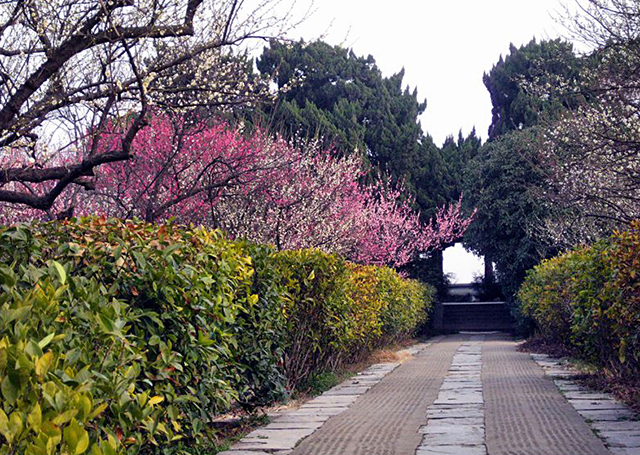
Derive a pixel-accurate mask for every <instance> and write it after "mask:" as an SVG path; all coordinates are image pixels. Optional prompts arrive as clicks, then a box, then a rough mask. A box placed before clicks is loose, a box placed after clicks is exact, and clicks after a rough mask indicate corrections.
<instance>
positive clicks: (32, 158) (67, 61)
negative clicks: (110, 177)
mask: <svg viewBox="0 0 640 455" xmlns="http://www.w3.org/2000/svg"><path fill="white" fill-rule="evenodd" d="M245 3H248V2H243V1H241V0H222V1H213V0H164V1H151V0H88V1H82V2H79V1H77V0H47V1H44V0H19V1H16V0H10V1H6V2H2V4H0V202H8V203H18V204H23V205H27V206H30V207H33V208H35V209H41V210H47V209H50V208H51V207H52V206H53V205H54V203H55V200H56V199H57V198H58V197H59V196H60V195H61V194H62V193H63V192H64V191H65V189H66V188H67V187H69V186H83V187H86V188H92V187H93V179H92V177H93V175H94V173H95V169H96V168H97V167H99V166H101V165H103V164H105V163H113V162H117V161H123V160H127V159H130V158H131V156H132V153H133V152H132V148H131V147H132V143H133V140H134V138H135V136H136V134H137V133H138V132H139V131H140V130H141V129H142V128H143V127H144V125H145V121H146V119H147V114H148V113H149V109H150V108H149V106H161V107H162V108H165V109H182V108H192V107H194V106H202V105H214V106H217V107H221V106H227V105H237V104H246V103H247V102H250V101H251V100H253V99H255V98H256V97H257V98H259V99H261V98H262V97H263V95H264V94H265V91H266V89H267V84H265V83H258V82H256V80H255V79H254V80H251V78H250V75H249V74H248V73H247V72H246V71H244V69H245V68H244V67H242V66H241V65H240V66H239V65H238V62H237V60H234V59H233V58H230V57H232V55H233V54H232V52H233V49H235V48H236V47H237V46H238V45H240V44H241V43H243V42H245V41H246V40H248V39H250V38H261V39H264V38H270V37H278V36H281V34H282V33H283V26H287V21H286V20H285V19H284V18H282V17H278V16H277V15H276V14H275V13H274V12H273V11H274V9H273V8H272V6H273V3H280V2H279V1H278V0H273V1H272V0H266V1H263V2H259V3H258V4H257V6H255V7H254V8H253V9H248V8H247V7H246V5H245ZM285 10H286V8H285ZM194 60H197V65H195V67H197V68H198V71H199V73H198V74H195V76H194V77H192V78H187V79H185V78H184V73H185V71H184V69H185V67H188V68H192V67H193V66H194V65H191V63H192V62H193V61H194ZM212 69H213V70H212ZM253 82H256V83H255V84H254V83H253ZM256 84H257V85H256ZM126 116H128V117H129V118H130V121H128V122H127V129H126V131H125V132H124V133H125V134H124V135H123V137H122V140H121V141H119V142H118V143H117V147H115V148H101V149H97V148H94V147H86V143H87V142H90V143H93V144H98V142H96V141H91V140H90V139H91V136H94V135H99V134H101V133H102V132H103V131H104V129H105V127H106V126H107V125H108V124H109V123H110V122H113V121H115V120H117V119H121V118H123V117H126ZM78 151H82V152H81V153H80V152H78ZM60 155H62V157H60ZM61 161H64V165H61ZM44 183H47V184H44Z"/></svg>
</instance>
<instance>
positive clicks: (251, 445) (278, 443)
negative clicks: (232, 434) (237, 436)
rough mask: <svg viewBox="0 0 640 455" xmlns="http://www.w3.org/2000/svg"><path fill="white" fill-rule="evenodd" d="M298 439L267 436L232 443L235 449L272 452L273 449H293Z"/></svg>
mask: <svg viewBox="0 0 640 455" xmlns="http://www.w3.org/2000/svg"><path fill="white" fill-rule="evenodd" d="M298 441H300V439H287V438H278V439H276V438H269V439H246V438H242V440H241V441H240V442H238V443H236V444H234V445H233V448H234V449H237V450H262V451H264V452H272V451H274V450H289V449H293V448H294V447H295V446H296V444H297V443H298Z"/></svg>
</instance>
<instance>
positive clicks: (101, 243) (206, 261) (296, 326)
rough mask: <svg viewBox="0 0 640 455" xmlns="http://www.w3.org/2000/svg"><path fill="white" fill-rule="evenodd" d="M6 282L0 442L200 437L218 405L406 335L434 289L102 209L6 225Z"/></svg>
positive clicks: (245, 399) (97, 449)
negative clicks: (100, 213)
mask: <svg viewBox="0 0 640 455" xmlns="http://www.w3.org/2000/svg"><path fill="white" fill-rule="evenodd" d="M0 289H1V293H0V392H1V394H2V398H3V400H2V402H1V403H0V435H2V436H0V454H3V453H25V454H38V455H39V454H43V455H44V454H53V453H77V454H80V453H88V452H90V453H93V454H96V455H100V454H105V455H107V454H124V453H131V454H133V453H162V452H163V451H165V452H167V451H169V452H171V450H172V449H171V447H173V446H174V445H175V444H174V442H176V441H180V440H188V441H192V443H195V444H198V441H201V440H202V439H203V438H207V437H208V436H210V434H209V430H208V425H207V423H208V422H209V420H210V419H211V418H212V417H213V416H214V415H216V414H218V413H220V412H223V411H226V410H228V409H229V408H230V407H232V406H237V405H239V406H243V407H245V408H252V407H254V406H258V405H263V404H266V403H269V402H272V401H274V400H276V399H278V398H280V397H282V396H283V395H284V394H285V393H286V388H287V387H289V388H291V387H294V386H295V385H296V384H297V383H298V382H299V381H301V380H305V379H307V378H308V377H309V375H310V374H311V373H313V372H317V371H319V370H327V369H329V370H330V369H335V368H337V367H339V366H341V365H343V364H344V363H346V362H350V361H353V360H357V358H359V357H361V356H362V355H364V354H366V353H367V352H369V351H371V350H372V349H374V348H376V347H379V346H382V345H384V344H385V343H389V342H391V341H395V340H397V339H400V338H402V337H406V336H408V335H411V334H412V332H413V331H414V330H415V329H416V327H417V326H418V325H419V324H420V323H422V322H424V320H425V318H426V315H427V311H428V309H429V307H430V302H431V294H430V291H429V290H428V289H427V288H425V287H424V286H423V285H420V284H418V283H416V282H412V281H409V280H405V279H403V278H401V277H400V276H398V275H397V273H396V272H394V271H392V270H390V269H385V268H376V267H365V266H358V265H355V264H351V263H349V262H347V261H345V260H344V259H342V258H340V257H337V256H334V255H329V254H326V253H323V252H321V251H318V250H302V251H285V252H278V253H276V252H275V251H274V250H273V249H272V248H271V247H268V246H262V245H253V244H249V243H246V242H240V241H230V240H229V239H227V238H225V237H224V236H223V235H222V234H221V233H220V232H218V231H207V230H204V229H185V228H181V227H178V226H174V225H163V226H155V225H150V224H145V223H140V222H131V221H119V220H112V219H110V220H104V219H98V218H88V219H80V220H73V221H68V222H60V223H35V224H32V225H29V226H27V225H23V226H17V227H7V228H0ZM167 453H168V452H167Z"/></svg>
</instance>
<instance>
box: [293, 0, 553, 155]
mask: <svg viewBox="0 0 640 455" xmlns="http://www.w3.org/2000/svg"><path fill="white" fill-rule="evenodd" d="M300 3H301V4H304V3H305V2H303V1H300ZM561 11H562V3H561V1H560V0H482V1H480V0H396V1H393V2H388V1H371V0H368V1H367V0H316V1H315V13H314V14H313V15H312V16H311V18H309V19H308V20H307V21H306V22H304V23H303V24H301V25H300V26H299V28H298V30H297V32H296V34H295V35H297V36H299V37H303V38H305V39H306V40H311V39H313V38H317V37H319V36H321V35H324V37H323V39H324V41H327V42H329V43H331V44H341V45H343V46H345V47H348V48H352V49H353V50H354V51H355V52H356V54H358V55H368V54H371V55H373V57H374V58H375V59H376V62H377V63H378V66H379V67H380V69H381V70H382V72H383V73H384V74H385V76H388V75H391V74H393V73H395V72H397V71H399V70H400V69H402V68H403V67H404V68H405V71H406V73H405V83H406V84H408V85H409V86H411V87H412V88H413V87H417V88H418V94H419V97H420V98H421V99H424V98H426V99H427V110H426V112H425V114H424V115H423V116H422V118H421V122H422V128H423V130H424V131H425V132H427V133H429V134H431V135H432V136H433V138H434V140H435V142H436V143H437V144H438V145H440V144H441V143H442V142H443V141H444V139H445V138H446V137H447V136H448V135H451V134H453V135H456V136H457V134H458V131H459V130H460V129H462V132H463V134H467V133H468V132H470V131H471V129H472V128H473V127H474V126H475V127H476V131H477V133H478V134H479V135H480V136H481V137H482V138H483V139H486V137H487V130H488V128H489V124H490V123H491V101H490V99H489V93H488V92H487V90H486V88H485V87H484V85H483V83H482V75H483V74H484V73H485V72H488V71H490V70H491V67H492V66H493V65H494V64H495V63H496V62H497V61H498V58H499V57H500V55H501V54H502V55H506V54H507V53H508V52H509V44H510V43H513V44H514V45H516V46H520V45H522V44H526V43H528V42H529V41H530V40H531V39H532V38H533V37H534V36H535V37H536V39H541V38H542V39H544V38H555V37H557V36H558V35H560V34H561V32H562V27H561V26H559V25H557V23H556V22H555V21H554V19H553V18H552V16H553V15H557V14H558V13H560V12H561Z"/></svg>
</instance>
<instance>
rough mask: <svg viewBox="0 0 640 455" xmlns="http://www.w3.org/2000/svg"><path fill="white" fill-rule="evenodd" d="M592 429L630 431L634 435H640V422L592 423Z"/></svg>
mask: <svg viewBox="0 0 640 455" xmlns="http://www.w3.org/2000/svg"><path fill="white" fill-rule="evenodd" d="M591 428H593V429H594V430H596V431H629V432H632V433H634V434H640V422H639V421H637V420H619V421H612V422H611V421H610V422H592V423H591Z"/></svg>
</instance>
